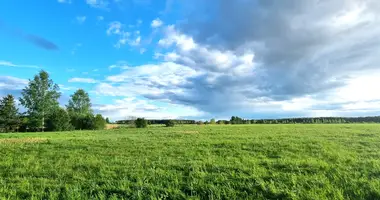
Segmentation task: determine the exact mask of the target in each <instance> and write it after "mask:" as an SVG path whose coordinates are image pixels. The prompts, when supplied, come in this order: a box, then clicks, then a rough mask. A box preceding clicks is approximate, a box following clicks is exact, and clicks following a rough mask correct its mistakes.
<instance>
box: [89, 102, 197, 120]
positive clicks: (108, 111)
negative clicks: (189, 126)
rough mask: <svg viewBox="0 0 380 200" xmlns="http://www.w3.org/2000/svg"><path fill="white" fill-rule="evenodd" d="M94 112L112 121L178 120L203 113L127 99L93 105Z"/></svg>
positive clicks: (184, 107)
mask: <svg viewBox="0 0 380 200" xmlns="http://www.w3.org/2000/svg"><path fill="white" fill-rule="evenodd" d="M93 107H94V110H95V111H96V112H99V113H102V115H104V116H106V117H109V118H111V119H112V120H121V119H128V117H130V116H134V117H144V118H147V119H178V118H183V117H187V116H200V115H202V114H203V113H202V112H200V111H198V110H196V109H194V108H191V107H187V106H178V105H167V104H165V105H164V106H163V105H161V106H157V105H155V104H154V102H152V101H149V100H146V99H139V98H136V97H127V98H123V99H116V100H114V102H113V103H112V104H105V105H94V106H93Z"/></svg>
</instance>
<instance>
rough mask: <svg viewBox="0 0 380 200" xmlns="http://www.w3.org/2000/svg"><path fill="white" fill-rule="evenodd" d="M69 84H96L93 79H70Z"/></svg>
mask: <svg viewBox="0 0 380 200" xmlns="http://www.w3.org/2000/svg"><path fill="white" fill-rule="evenodd" d="M69 82H70V83H97V81H96V80H95V79H92V78H71V79H69Z"/></svg>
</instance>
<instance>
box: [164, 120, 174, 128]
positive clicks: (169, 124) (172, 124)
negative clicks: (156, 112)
mask: <svg viewBox="0 0 380 200" xmlns="http://www.w3.org/2000/svg"><path fill="white" fill-rule="evenodd" d="M174 125H175V123H174V121H173V120H168V121H166V122H165V126H166V127H173V126H174Z"/></svg>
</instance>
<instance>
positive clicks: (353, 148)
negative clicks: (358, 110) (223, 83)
mask: <svg viewBox="0 0 380 200" xmlns="http://www.w3.org/2000/svg"><path fill="white" fill-rule="evenodd" d="M0 155H1V156H0V199H380V125H377V124H340V125H333V124H331V125H322V124H316V125H297V124H295V125H207V126H205V125H204V126H197V125H187V126H176V127H172V128H166V127H159V126H154V127H149V128H146V129H135V128H121V129H112V130H104V131H72V132H49V133H12V134H0Z"/></svg>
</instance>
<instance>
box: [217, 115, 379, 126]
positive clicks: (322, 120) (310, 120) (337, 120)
mask: <svg viewBox="0 0 380 200" xmlns="http://www.w3.org/2000/svg"><path fill="white" fill-rule="evenodd" d="M345 123H380V116H372V117H302V118H283V119H243V118H240V117H238V116H232V117H231V119H230V120H219V121H217V124H345Z"/></svg>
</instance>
